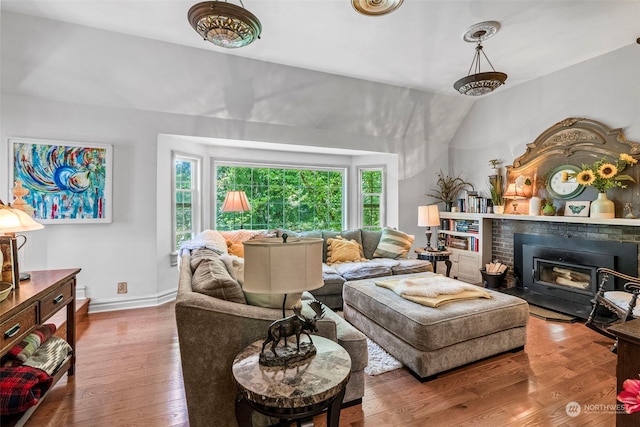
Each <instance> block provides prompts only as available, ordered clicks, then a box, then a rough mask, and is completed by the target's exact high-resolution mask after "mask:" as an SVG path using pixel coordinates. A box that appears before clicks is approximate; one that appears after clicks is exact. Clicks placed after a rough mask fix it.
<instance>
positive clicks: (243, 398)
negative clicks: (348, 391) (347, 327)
mask: <svg viewBox="0 0 640 427" xmlns="http://www.w3.org/2000/svg"><path fill="white" fill-rule="evenodd" d="M312 337H313V344H314V345H315V347H316V351H317V354H316V355H315V356H314V357H312V358H310V359H308V360H305V361H303V362H300V363H296V364H294V366H286V367H277V366H274V367H270V366H262V365H260V364H259V363H258V358H259V355H260V351H261V350H262V340H260V341H256V342H254V343H252V344H251V345H249V346H248V347H247V348H245V349H244V350H243V351H242V352H241V353H240V354H238V355H237V356H236V358H235V359H234V361H233V367H232V370H233V378H234V380H235V382H236V384H237V385H238V390H239V391H240V399H239V400H238V401H237V402H236V419H237V421H238V424H239V425H240V427H244V426H251V412H252V411H251V409H253V410H256V411H258V412H260V413H262V414H264V415H267V416H270V417H274V418H279V419H280V420H287V421H293V420H300V419H302V418H309V417H313V416H314V415H317V414H319V413H320V412H322V411H323V410H324V409H325V408H327V426H329V427H337V426H338V425H339V421H340V407H341V404H342V399H343V397H344V390H345V387H346V385H347V382H348V381H349V377H350V375H351V358H350V357H349V353H347V351H346V350H345V349H344V348H342V347H340V346H339V345H338V344H337V343H335V342H333V341H331V340H329V339H326V338H323V337H319V336H316V335H312ZM294 341H295V340H294ZM281 423H283V421H281ZM283 425H287V426H288V425H289V424H288V423H286V424H285V423H283Z"/></svg>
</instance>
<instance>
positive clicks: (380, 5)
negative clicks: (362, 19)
mask: <svg viewBox="0 0 640 427" xmlns="http://www.w3.org/2000/svg"><path fill="white" fill-rule="evenodd" d="M402 1H403V0H351V4H352V5H353V8H354V9H355V10H357V11H358V12H360V13H362V14H363V15H385V14H387V13H391V12H393V11H394V10H396V9H397V8H399V7H400V5H401V4H402Z"/></svg>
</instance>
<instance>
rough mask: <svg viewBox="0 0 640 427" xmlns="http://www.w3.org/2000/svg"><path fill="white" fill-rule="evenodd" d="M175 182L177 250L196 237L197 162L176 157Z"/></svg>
mask: <svg viewBox="0 0 640 427" xmlns="http://www.w3.org/2000/svg"><path fill="white" fill-rule="evenodd" d="M174 167H175V169H174V181H175V191H174V195H175V200H174V203H175V206H174V212H175V224H174V226H175V248H176V249H178V248H179V247H180V244H181V243H182V242H184V241H187V240H190V239H191V238H192V237H193V236H194V227H195V222H196V221H195V219H196V218H195V208H196V205H197V200H196V199H197V197H196V196H197V193H196V192H197V182H196V175H195V174H196V169H197V167H196V162H195V161H194V160H190V159H186V158H179V157H176V159H175V162H174Z"/></svg>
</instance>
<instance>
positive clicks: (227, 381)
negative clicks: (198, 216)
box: [175, 233, 368, 427]
mask: <svg viewBox="0 0 640 427" xmlns="http://www.w3.org/2000/svg"><path fill="white" fill-rule="evenodd" d="M209 234H212V233H209ZM196 240H197V239H196ZM210 243H211V242H205V243H203V241H200V242H196V243H195V244H192V249H188V248H183V249H182V250H181V258H180V276H179V282H178V291H177V297H176V304H175V314H176V323H177V330H178V341H179V346H180V357H181V362H182V375H183V381H184V389H185V395H186V401H187V409H188V413H189V423H190V425H191V427H198V426H207V427H211V426H224V427H228V426H236V425H237V422H236V418H235V412H234V411H235V400H236V395H237V390H236V385H235V384H234V382H233V378H232V370H231V366H232V364H233V359H234V358H235V356H236V355H237V354H238V353H240V352H241V351H242V350H243V349H244V348H245V347H247V346H248V345H249V344H251V343H253V342H255V341H258V340H263V339H264V338H265V337H266V334H267V329H268V327H269V325H270V324H271V323H272V322H273V321H274V320H277V319H280V318H281V317H282V308H281V307H278V308H268V307H260V306H254V305H249V304H246V303H245V297H244V295H243V292H242V290H241V288H239V287H234V285H233V280H230V277H231V279H234V277H233V276H231V273H230V272H229V270H230V269H231V268H230V267H229V264H222V267H221V262H223V261H221V258H222V255H219V254H217V253H215V252H214V251H213V250H211V249H208V248H207V247H211V245H210ZM187 247H188V245H187ZM203 271H204V274H203ZM219 285H222V289H220V286H219ZM236 285H237V282H236ZM216 286H218V288H216ZM212 295H216V296H212ZM312 299H313V295H311V294H309V293H305V294H303V295H302V306H303V309H302V314H303V315H305V316H307V317H312V316H313V314H314V313H313V311H312V310H311V309H310V307H309V306H308V304H309V302H310V301H311V300H312ZM289 314H291V311H289V312H288V313H287V315H289ZM317 327H318V333H317V334H318V335H321V336H324V337H325V338H329V339H332V340H334V341H336V342H338V343H339V344H340V345H341V346H342V347H343V348H345V349H346V350H347V352H348V353H349V356H350V357H351V363H352V364H351V376H350V379H349V382H348V383H347V386H346V392H345V397H344V399H343V403H344V405H351V404H357V403H359V402H361V399H362V396H363V395H364V368H365V366H366V365H367V362H368V359H367V358H368V356H367V342H366V337H365V336H364V334H362V333H361V332H360V331H358V330H357V329H355V328H354V327H353V326H351V325H350V324H349V323H348V322H346V321H345V320H344V319H342V318H341V317H340V316H338V315H337V314H336V313H335V312H333V311H331V310H330V309H326V308H325V314H324V317H323V319H321V320H319V321H318V322H317ZM253 418H254V419H253V425H270V424H272V421H273V420H266V419H264V417H262V416H260V415H259V414H254V415H253Z"/></svg>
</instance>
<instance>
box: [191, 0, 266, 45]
mask: <svg viewBox="0 0 640 427" xmlns="http://www.w3.org/2000/svg"><path fill="white" fill-rule="evenodd" d="M240 5H241V6H237V5H235V4H232V3H228V2H227V1H205V2H202V3H198V4H196V5H194V6H192V7H191V9H189V13H188V14H187V17H188V19H189V23H190V24H191V26H192V27H193V29H194V30H196V32H197V33H198V34H200V36H202V38H203V39H205V40H208V41H210V42H211V43H213V44H215V45H216V46H220V47H226V48H229V49H233V48H237V47H242V46H246V45H248V44H249V43H251V42H253V41H254V40H255V39H259V38H260V33H261V32H262V25H261V24H260V21H259V20H258V18H256V16H255V15H254V14H253V13H251V12H249V11H248V10H247V9H245V8H244V4H242V0H240Z"/></svg>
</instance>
